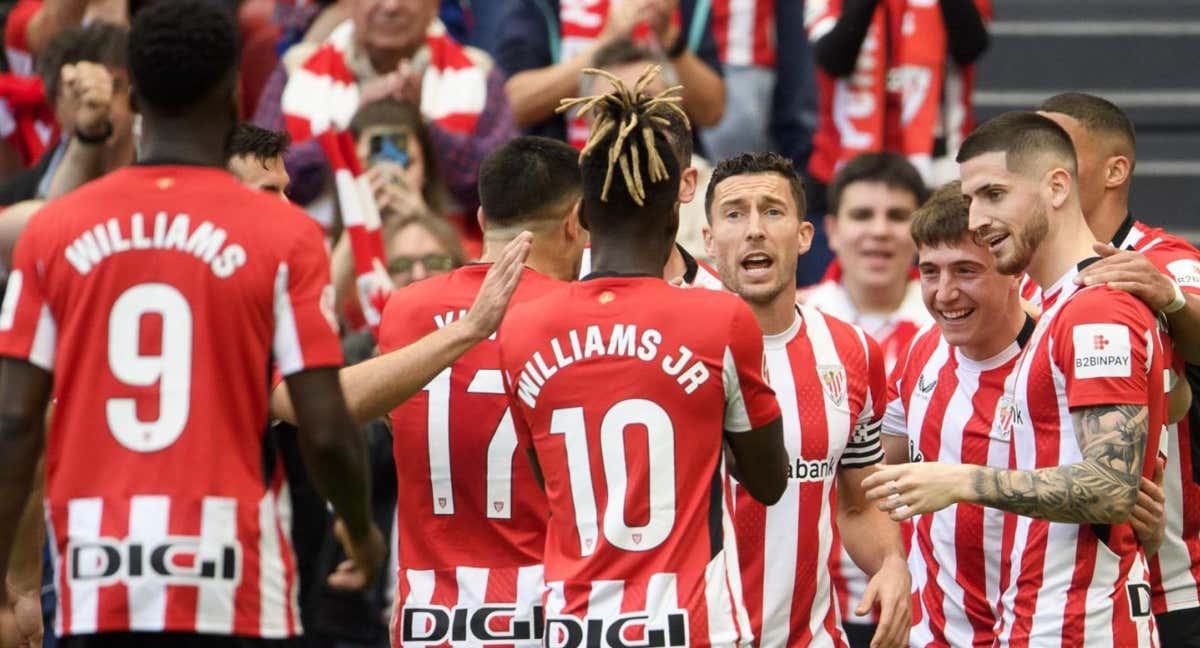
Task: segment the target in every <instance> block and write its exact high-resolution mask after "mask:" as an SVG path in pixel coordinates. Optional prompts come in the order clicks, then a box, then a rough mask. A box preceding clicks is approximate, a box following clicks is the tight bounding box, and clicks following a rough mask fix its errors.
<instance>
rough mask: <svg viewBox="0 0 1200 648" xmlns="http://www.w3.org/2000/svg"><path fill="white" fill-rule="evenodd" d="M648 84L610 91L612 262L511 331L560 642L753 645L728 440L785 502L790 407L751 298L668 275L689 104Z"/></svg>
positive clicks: (600, 160)
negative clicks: (676, 149) (769, 372)
mask: <svg viewBox="0 0 1200 648" xmlns="http://www.w3.org/2000/svg"><path fill="white" fill-rule="evenodd" d="M653 71H654V69H653V68H651V69H650V70H647V74H651V73H653ZM645 81H647V78H646V77H643V79H641V80H639V83H638V84H637V85H636V86H635V88H634V89H629V88H626V87H625V86H624V84H620V85H618V86H617V89H616V90H615V91H614V92H612V93H610V94H607V95H602V96H601V97H599V98H597V99H595V100H594V101H593V107H594V109H595V110H598V111H600V112H599V116H598V118H597V119H596V122H595V124H594V126H593V130H592V136H591V138H590V142H589V146H587V147H586V148H585V149H584V151H583V153H582V155H581V167H582V176H583V197H582V201H581V207H580V220H581V221H582V222H583V224H584V225H585V226H586V227H587V228H588V230H589V231H590V233H591V244H592V260H593V263H594V270H595V271H594V272H593V273H592V274H591V275H589V276H588V277H586V278H584V280H582V281H578V282H574V283H571V284H568V285H567V286H565V287H563V288H562V289H560V290H558V291H555V292H553V293H550V294H549V295H546V296H545V297H542V298H541V299H537V300H534V301H531V302H526V303H523V304H519V305H517V306H515V307H514V308H513V309H512V310H511V312H510V313H509V316H508V318H507V319H506V320H505V326H504V331H503V334H502V336H501V339H500V353H501V368H502V369H503V370H504V372H505V378H506V384H507V386H508V391H509V400H510V402H511V404H512V413H513V422H514V424H515V425H516V428H517V434H518V438H519V439H520V443H522V444H523V445H525V446H526V447H528V448H530V450H531V452H530V458H531V459H532V460H533V461H534V463H535V467H536V468H537V470H538V473H539V474H540V475H542V476H543V477H544V484H545V490H546V495H547V503H546V506H547V510H548V513H549V526H548V528H547V532H546V550H545V555H544V561H545V579H546V589H547V592H546V595H545V596H544V604H545V607H546V635H545V641H546V642H547V645H551V646H575V647H581V646H604V647H611V648H617V647H623V646H636V645H645V644H644V642H645V641H651V642H653V643H654V644H655V645H659V646H664V647H666V646H672V647H674V646H692V647H694V648H706V647H708V646H733V645H737V646H743V645H746V644H747V643H748V642H749V641H750V640H751V637H750V634H749V628H748V620H747V617H746V612H745V607H744V605H743V603H742V592H741V586H740V580H739V574H738V564H737V552H736V542H735V538H734V535H733V532H732V526H731V524H732V523H731V520H730V519H729V513H728V505H729V499H728V498H729V495H728V492H727V491H726V488H725V466H724V461H723V452H722V449H723V447H724V446H725V445H726V444H728V446H729V448H730V454H731V455H732V457H733V459H734V463H735V464H736V466H735V472H739V473H740V479H741V482H742V485H743V486H745V487H746V489H747V490H748V491H749V492H750V493H751V495H753V496H754V497H756V498H758V499H759V500H761V501H763V502H764V503H768V504H769V503H771V502H774V501H776V500H777V499H779V496H780V494H781V493H782V492H783V489H784V486H785V484H786V475H787V458H786V454H785V453H786V451H785V449H784V447H783V439H782V433H781V424H780V414H779V406H778V404H777V403H776V401H775V396H774V393H773V392H772V391H771V389H770V387H768V386H767V385H766V383H765V382H763V378H762V337H761V334H760V332H759V329H758V325H757V323H756V322H755V320H754V316H753V314H752V313H751V312H750V310H749V308H747V307H746V305H745V304H744V303H742V302H741V300H739V299H737V298H736V297H735V296H734V295H731V294H725V293H723V292H719V291H712V290H686V289H680V288H676V287H674V286H671V285H670V284H668V283H667V282H666V281H664V280H663V279H662V268H663V264H664V263H665V262H666V260H667V256H668V255H669V254H670V251H671V247H672V245H674V240H675V230H676V226H677V223H678V216H677V214H676V207H675V205H676V199H677V197H678V192H679V176H680V170H679V164H678V161H677V160H676V159H675V156H674V155H673V152H672V150H671V147H670V145H669V143H668V142H667V140H666V138H665V137H664V136H663V134H662V133H661V131H660V128H661V124H662V120H661V119H660V116H661V114H662V112H663V111H667V110H674V108H673V105H674V102H673V99H674V97H671V96H670V95H669V94H668V95H665V96H664V95H659V96H656V97H655V98H653V99H652V98H649V97H647V96H646V95H645V94H643V93H642V92H641V91H640V90H641V88H642V87H644V86H643V82H645ZM619 125H624V126H625V128H624V129H623V130H622V129H620V128H618V126H619Z"/></svg>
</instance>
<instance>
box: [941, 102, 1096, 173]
mask: <svg viewBox="0 0 1200 648" xmlns="http://www.w3.org/2000/svg"><path fill="white" fill-rule="evenodd" d="M987 153H1004V155H1005V159H1004V163H1005V166H1006V167H1007V168H1008V170H1010V171H1017V170H1023V169H1024V168H1025V166H1026V165H1027V164H1029V162H1030V161H1032V158H1034V157H1036V156H1037V155H1039V154H1042V153H1050V154H1052V155H1055V156H1056V157H1058V158H1059V159H1061V160H1062V161H1063V162H1065V163H1066V166H1067V171H1069V172H1070V173H1071V175H1072V176H1074V175H1075V174H1076V172H1077V169H1078V163H1077V162H1076V161H1075V145H1074V144H1072V143H1071V136H1070V135H1068V134H1067V131H1065V130H1063V128H1062V126H1059V125H1058V124H1056V123H1054V120H1053V119H1050V118H1049V117H1046V116H1044V115H1039V114H1037V113H1035V112H1028V111H1013V112H1006V113H1004V114H1002V115H1000V116H998V117H993V118H992V119H989V120H988V121H986V122H984V123H983V124H982V125H981V126H979V128H976V129H975V130H974V131H973V132H972V133H971V134H970V135H968V136H967V138H966V139H965V140H963V143H962V147H961V148H959V149H958V157H957V158H955V159H956V160H957V161H958V163H959V164H961V163H963V162H966V161H967V160H970V159H972V158H975V157H979V156H980V155H985V154H987Z"/></svg>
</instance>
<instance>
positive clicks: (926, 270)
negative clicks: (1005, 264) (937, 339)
mask: <svg viewBox="0 0 1200 648" xmlns="http://www.w3.org/2000/svg"><path fill="white" fill-rule="evenodd" d="M917 255H918V262H917V269H918V270H919V272H920V275H921V297H922V299H923V300H924V302H925V308H926V309H928V310H929V314H930V315H932V316H933V319H934V321H936V322H937V325H938V327H939V328H940V329H941V331H942V335H943V336H944V337H945V338H946V341H947V342H948V343H950V344H951V345H952V346H956V347H959V348H961V349H962V350H963V353H965V354H966V355H967V357H970V358H973V359H975V360H985V359H987V358H989V357H991V356H993V355H995V354H996V353H998V352H999V349H1002V348H1003V347H1004V346H1005V345H1007V342H1009V341H1011V340H1008V339H1006V338H1007V332H1006V330H1005V328H1006V326H1007V324H1008V322H1009V321H1010V319H1011V318H1010V317H1009V316H1010V314H1011V313H1012V309H1014V308H1020V302H1019V300H1018V294H1017V290H1018V287H1017V286H1018V283H1017V279H1016V278H1015V277H1012V276H1010V275H1004V274H1000V273H999V272H997V271H996V264H995V260H994V258H993V256H992V253H991V252H990V251H989V250H988V248H987V247H985V246H983V245H981V244H980V243H977V242H976V241H975V238H974V237H973V236H971V235H969V234H968V235H966V236H964V237H963V238H962V240H960V241H958V242H957V243H955V244H951V245H936V246H932V247H924V246H922V247H921V248H920V249H919V250H918V252H917ZM997 347H998V348H997Z"/></svg>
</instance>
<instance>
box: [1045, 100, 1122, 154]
mask: <svg viewBox="0 0 1200 648" xmlns="http://www.w3.org/2000/svg"><path fill="white" fill-rule="evenodd" d="M1038 110H1040V111H1042V112H1052V113H1059V114H1062V115H1066V116H1068V117H1072V118H1074V119H1075V120H1076V121H1078V122H1079V123H1080V124H1083V127H1084V128H1086V129H1087V130H1088V131H1089V132H1092V133H1104V134H1106V135H1116V136H1117V137H1120V138H1123V139H1125V140H1126V141H1127V142H1128V143H1129V148H1130V150H1131V152H1132V150H1133V149H1134V148H1136V146H1137V136H1136V134H1135V133H1134V129H1133V122H1132V121H1131V120H1130V119H1129V115H1126V114H1125V111H1124V110H1121V109H1120V108H1119V107H1117V105H1116V104H1114V103H1113V102H1111V101H1109V100H1107V99H1104V98H1103V97H1097V96H1096V95H1090V94H1087V93H1085V92H1064V93H1062V94H1056V95H1054V96H1053V97H1050V98H1049V99H1047V100H1045V101H1043V102H1042V105H1040V106H1038Z"/></svg>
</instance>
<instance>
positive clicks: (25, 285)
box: [0, 219, 58, 371]
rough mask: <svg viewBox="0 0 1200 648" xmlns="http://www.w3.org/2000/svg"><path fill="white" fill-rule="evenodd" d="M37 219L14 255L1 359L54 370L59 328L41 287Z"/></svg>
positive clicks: (2, 313) (0, 310)
mask: <svg viewBox="0 0 1200 648" xmlns="http://www.w3.org/2000/svg"><path fill="white" fill-rule="evenodd" d="M36 223H37V220H36V219H35V220H34V222H33V223H31V224H30V226H29V227H28V228H27V229H26V230H25V234H24V235H22V236H21V238H20V240H18V242H17V248H16V252H15V253H14V255H13V269H12V272H11V273H9V275H8V289H7V290H6V291H5V293H4V303H3V305H0V356H8V357H11V358H17V359H19V360H25V361H27V362H29V363H30V364H33V365H35V366H37V367H39V368H41V369H44V370H46V371H53V370H54V351H55V345H56V343H57V338H58V328H57V326H56V325H55V322H54V316H53V315H51V313H50V306H49V304H47V302H46V294H45V292H44V290H43V286H42V280H43V277H42V273H41V270H40V268H41V263H39V261H38V259H39V254H40V252H41V238H40V230H39V229H38V228H37V227H36Z"/></svg>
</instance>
